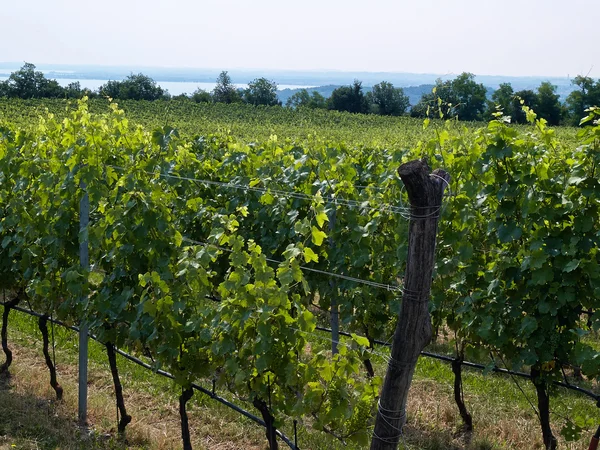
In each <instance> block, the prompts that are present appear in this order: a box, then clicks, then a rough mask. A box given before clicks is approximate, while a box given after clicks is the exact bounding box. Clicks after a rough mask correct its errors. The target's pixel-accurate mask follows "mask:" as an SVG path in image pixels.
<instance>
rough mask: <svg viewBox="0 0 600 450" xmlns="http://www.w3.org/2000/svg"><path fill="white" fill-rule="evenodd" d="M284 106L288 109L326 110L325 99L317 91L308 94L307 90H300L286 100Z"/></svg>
mask: <svg viewBox="0 0 600 450" xmlns="http://www.w3.org/2000/svg"><path fill="white" fill-rule="evenodd" d="M285 106H287V107H288V108H300V107H303V108H310V109H317V108H319V109H325V108H327V99H326V98H325V97H323V96H322V95H321V94H319V93H318V92H317V91H313V92H312V93H310V94H309V93H308V90H306V89H300V91H298V92H296V93H295V94H294V95H292V96H291V97H290V98H288V100H287V102H286V104H285Z"/></svg>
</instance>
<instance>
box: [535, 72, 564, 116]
mask: <svg viewBox="0 0 600 450" xmlns="http://www.w3.org/2000/svg"><path fill="white" fill-rule="evenodd" d="M559 98H560V96H559V95H558V94H557V93H556V86H553V85H552V84H551V83H550V82H548V81H545V82H543V83H542V84H540V86H539V87H538V89H537V105H536V108H535V112H536V113H537V114H538V116H539V117H540V118H541V119H545V120H546V121H547V122H548V124H549V125H558V124H559V123H560V122H561V119H562V114H563V111H562V106H561V104H560V101H559V100H558V99H559Z"/></svg>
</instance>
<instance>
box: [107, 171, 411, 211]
mask: <svg viewBox="0 0 600 450" xmlns="http://www.w3.org/2000/svg"><path fill="white" fill-rule="evenodd" d="M107 167H110V168H112V169H116V170H121V171H125V170H127V169H126V168H125V167H121V166H112V165H109V166H107ZM142 172H144V173H146V174H148V175H158V176H159V177H162V178H171V179H175V180H181V181H191V182H195V183H203V184H207V185H210V186H217V187H222V188H226V189H237V190H243V191H252V192H257V193H260V194H266V193H269V194H275V195H280V196H283V197H290V198H295V199H299V200H308V201H313V200H316V199H317V197H315V196H314V195H308V194H303V193H301V192H294V191H286V190H282V189H273V188H262V187H256V186H250V185H247V184H234V183H226V182H223V181H214V180H206V179H202V178H193V177H182V176H179V175H174V174H172V173H162V172H150V171H147V170H143V171H142ZM321 199H322V200H323V202H324V203H326V204H332V205H340V206H347V207H350V208H359V209H366V210H369V211H388V212H391V213H394V214H399V215H401V216H403V217H404V215H406V213H408V212H409V211H410V208H405V207H403V206H394V205H390V204H385V203H382V204H380V205H379V207H373V206H369V205H365V203H366V202H368V201H369V200H363V201H360V200H351V199H346V198H337V197H331V196H324V197H321Z"/></svg>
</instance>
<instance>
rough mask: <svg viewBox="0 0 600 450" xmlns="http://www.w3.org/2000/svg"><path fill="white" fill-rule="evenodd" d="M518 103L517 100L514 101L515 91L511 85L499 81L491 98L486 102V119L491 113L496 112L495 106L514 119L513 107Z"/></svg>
mask: <svg viewBox="0 0 600 450" xmlns="http://www.w3.org/2000/svg"><path fill="white" fill-rule="evenodd" d="M518 105H519V103H518V101H517V102H515V92H514V90H513V88H512V85H511V84H510V83H500V86H499V87H498V89H496V90H495V91H494V93H493V94H492V100H491V101H489V102H488V106H487V111H486V120H490V119H491V118H492V113H494V112H496V110H497V108H500V109H501V110H502V114H504V115H505V116H509V117H511V118H513V119H514V117H515V107H518ZM519 109H520V108H519Z"/></svg>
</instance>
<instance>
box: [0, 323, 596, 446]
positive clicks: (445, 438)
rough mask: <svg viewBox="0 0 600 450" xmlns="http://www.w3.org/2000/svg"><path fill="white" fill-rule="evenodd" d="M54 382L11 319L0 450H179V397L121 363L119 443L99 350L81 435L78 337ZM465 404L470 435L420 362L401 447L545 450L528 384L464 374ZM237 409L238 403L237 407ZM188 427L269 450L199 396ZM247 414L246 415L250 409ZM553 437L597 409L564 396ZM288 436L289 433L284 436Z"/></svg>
mask: <svg viewBox="0 0 600 450" xmlns="http://www.w3.org/2000/svg"><path fill="white" fill-rule="evenodd" d="M55 334H56V343H57V352H56V360H57V365H58V376H59V382H60V383H61V385H63V387H64V388H65V396H64V400H63V401H61V402H56V401H55V400H54V392H53V391H52V389H51V388H50V386H49V385H48V379H49V376H48V371H47V368H46V366H45V364H44V362H43V358H42V355H41V336H40V333H39V331H37V327H36V321H35V319H33V318H30V317H28V316H25V315H24V314H21V313H17V312H12V313H11V321H10V331H9V343H10V346H11V348H12V349H13V351H14V362H13V365H12V366H11V369H10V376H4V377H2V378H1V379H0V402H1V404H2V405H3V407H2V408H0V436H1V437H0V448H2V449H4V448H6V449H9V448H23V449H38V448H39V449H55V448H61V449H80V448H81V449H84V448H85V449H87V448H91V449H122V448H132V449H176V448H180V447H181V444H180V442H181V441H180V428H179V415H178V404H177V392H176V390H175V388H174V386H173V384H172V383H171V382H170V381H169V380H166V379H164V378H162V377H159V376H157V375H154V374H153V373H151V372H148V371H146V370H144V369H142V368H140V367H138V366H136V365H134V364H133V363H130V362H128V361H126V360H124V359H123V358H119V360H118V363H119V369H120V373H121V377H122V381H123V385H124V394H125V402H126V405H127V408H128V412H129V413H130V414H131V415H132V416H133V422H132V423H131V424H130V425H129V426H128V427H127V436H126V439H119V438H118V437H117V434H116V431H115V430H116V421H117V418H116V407H115V404H114V400H113V395H112V393H113V387H112V380H111V376H110V372H109V370H108V366H107V364H106V357H105V353H104V348H103V347H102V346H100V345H98V344H96V343H91V344H90V368H89V422H90V428H89V430H86V431H81V430H80V429H79V428H78V427H77V424H76V417H77V398H76V397H77V336H76V335H75V334H74V333H72V332H70V331H66V330H63V329H60V328H59V327H57V328H56V329H55ZM378 353H379V355H376V356H375V357H374V362H375V366H376V371H377V373H378V374H382V375H383V370H384V362H383V361H384V358H385V351H384V350H381V349H380V350H378ZM464 384H465V400H466V403H467V405H468V408H469V409H470V411H471V413H472V415H473V418H474V425H475V431H474V432H473V433H472V434H470V435H467V434H465V433H463V432H461V420H460V416H459V415H458V411H457V408H456V406H455V404H454V401H453V397H452V372H451V370H450V367H449V366H448V365H447V364H444V363H441V362H438V361H435V360H431V359H426V358H421V361H420V362H419V365H418V367H417V371H416V373H415V381H414V382H413V386H412V388H411V395H410V401H409V405H408V424H407V426H406V428H405V437H404V442H403V446H404V447H405V448H408V449H414V450H417V449H419V450H441V449H469V450H486V449H541V448H543V446H542V443H541V438H540V431H539V425H538V421H537V417H536V414H535V412H534V411H533V409H532V408H531V406H530V405H529V403H528V400H527V399H526V398H525V396H527V397H529V399H530V400H531V401H532V402H535V396H534V391H533V389H532V388H531V387H530V383H529V382H527V381H526V380H520V381H519V384H520V386H521V388H522V389H523V391H524V394H523V393H522V392H521V390H520V389H519V388H518V387H517V386H516V385H515V383H514V381H513V380H511V379H510V378H507V377H504V376H496V375H489V376H483V375H482V374H481V373H479V372H478V371H465V374H464ZM238 402H239V401H238ZM190 403H191V404H190V408H189V409H190V425H191V430H192V435H193V442H194V448H201V449H219V450H225V449H249V450H254V449H256V450H259V449H264V448H265V442H264V438H263V432H262V429H260V428H259V427H258V426H256V425H255V424H254V423H252V422H251V421H249V420H247V419H245V418H243V417H241V416H239V415H238V414H237V413H235V412H234V411H232V410H230V409H228V408H226V407H224V406H222V405H220V404H218V403H216V402H215V401H213V400H211V399H210V398H209V397H207V396H204V395H202V394H200V393H196V394H195V396H194V398H193V399H192V401H191V402H190ZM245 408H246V409H248V410H250V411H251V412H253V411H252V407H251V406H248V405H246V406H245ZM552 408H553V416H552V420H553V423H554V424H555V425H556V429H555V432H556V434H558V431H559V428H560V427H561V426H562V424H564V422H565V417H567V416H569V415H572V414H573V413H575V412H578V411H588V412H589V414H590V415H591V416H592V417H593V418H594V420H595V422H596V423H597V422H599V421H600V415H599V414H598V412H597V410H596V408H595V406H594V404H593V402H591V401H590V400H588V399H586V398H585V397H582V396H580V395H578V394H575V393H570V392H567V391H565V390H563V389H560V390H556V392H554V395H553V397H552ZM592 428H593V426H592V427H590V429H589V430H587V431H586V432H585V433H584V434H583V437H582V439H581V440H580V441H578V442H573V443H565V442H564V441H561V448H566V449H573V450H574V449H580V448H584V446H586V445H587V443H588V442H589V438H590V437H591V435H592V433H593V430H592ZM284 432H286V433H287V434H288V436H289V435H292V434H293V433H292V432H291V430H290V429H289V428H285V429H284ZM298 441H299V446H300V448H302V449H314V450H317V449H319V450H322V449H331V450H338V449H342V448H347V449H356V448H357V447H354V446H352V445H348V446H347V447H344V446H343V445H342V444H341V443H339V442H338V441H336V440H335V439H333V438H332V437H331V436H328V435H324V434H322V433H319V432H315V431H311V430H308V429H306V428H304V427H300V428H299V436H298Z"/></svg>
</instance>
